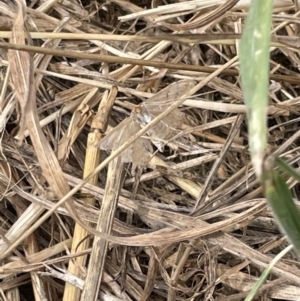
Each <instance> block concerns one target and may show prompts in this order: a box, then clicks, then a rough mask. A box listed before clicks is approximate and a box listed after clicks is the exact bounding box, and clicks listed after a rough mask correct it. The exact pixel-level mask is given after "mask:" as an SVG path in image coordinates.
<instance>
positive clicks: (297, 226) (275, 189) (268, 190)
mask: <svg viewBox="0 0 300 301" xmlns="http://www.w3.org/2000/svg"><path fill="white" fill-rule="evenodd" d="M267 173H268V176H267V180H266V181H265V183H264V189H265V195H266V197H267V200H268V203H269V206H270V207H271V208H272V211H273V214H274V216H275V218H276V220H277V223H278V224H279V226H280V228H281V230H282V231H283V232H284V233H285V234H286V235H287V237H288V239H289V241H290V242H291V243H292V244H293V245H294V247H295V250H296V251H297V253H298V255H299V256H300V214H299V211H298V208H297V207H296V205H295V203H294V200H293V196H292V193H291V191H290V190H289V188H288V186H287V184H286V183H285V181H284V179H283V177H282V176H280V175H279V173H278V172H277V171H276V170H273V171H270V170H269V171H268V172H267Z"/></svg>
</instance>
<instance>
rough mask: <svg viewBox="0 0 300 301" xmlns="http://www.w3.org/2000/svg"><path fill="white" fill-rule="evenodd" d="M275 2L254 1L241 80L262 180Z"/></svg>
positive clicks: (254, 160)
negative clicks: (273, 5)
mask: <svg viewBox="0 0 300 301" xmlns="http://www.w3.org/2000/svg"><path fill="white" fill-rule="evenodd" d="M272 3H273V1H272V0H264V1H261V0H253V1H252V2H251V7H250V11H249V14H248V17H247V21H246V26H245V29H244V32H243V36H242V39H241V47H240V67H241V81H242V89H243V93H244V99H245V104H246V106H247V117H248V131H249V145H250V152H251V159H252V164H253V167H254V170H255V172H256V175H257V176H258V178H259V179H260V178H261V176H262V165H263V159H264V153H265V148H266V145H267V105H268V88H269V57H270V53H269V49H270V35H271V12H272Z"/></svg>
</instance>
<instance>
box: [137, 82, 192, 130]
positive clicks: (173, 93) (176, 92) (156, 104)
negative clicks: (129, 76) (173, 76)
mask: <svg viewBox="0 0 300 301" xmlns="http://www.w3.org/2000/svg"><path fill="white" fill-rule="evenodd" d="M195 84H196V82H195V81H193V80H180V81H178V82H175V83H173V84H171V85H169V86H168V87H166V88H164V89H163V90H161V91H160V92H158V93H156V94H155V95H154V96H152V97H150V98H149V99H148V100H146V101H145V102H144V103H143V104H142V105H141V107H142V109H143V110H145V111H146V112H147V113H148V114H149V115H152V116H153V117H156V116H157V115H159V114H160V113H161V112H163V111H165V110H166V108H168V107H169V106H170V105H171V104H172V103H173V102H174V101H175V100H177V99H178V98H180V97H181V96H182V95H184V94H185V93H186V92H187V91H188V90H190V89H192V88H193V87H194V86H195ZM184 116H185V114H184V113H182V112H180V110H179V109H175V110H173V111H172V112H171V113H170V114H169V115H168V116H167V117H165V119H164V121H161V122H160V123H163V122H165V123H167V125H168V126H169V127H171V128H177V127H178V126H179V125H180V124H181V123H182V121H183V119H184Z"/></svg>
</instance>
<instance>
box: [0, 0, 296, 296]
mask: <svg viewBox="0 0 300 301" xmlns="http://www.w3.org/2000/svg"><path fill="white" fill-rule="evenodd" d="M26 2H27V3H25V1H22V0H18V1H17V0H15V1H10V0H1V1H0V30H1V31H0V38H1V39H0V42H1V43H0V66H1V67H0V68H1V69H0V72H1V73H0V74H1V82H0V87H1V94H0V105H1V119H0V121H1V122H0V125H1V161H0V165H1V175H0V187H1V203H0V204H1V211H0V219H1V239H0V259H1V267H0V278H1V280H2V281H1V283H0V300H13V301H15V300H49V301H50V300H55V301H58V300H64V301H79V300H81V301H94V300H96V299H97V296H98V293H99V299H100V300H128V301H129V300H139V301H140V300H153V301H154V300H168V301H172V300H220V301H221V300H222V301H224V300H242V299H243V298H244V297H245V296H246V295H247V292H248V291H249V290H250V289H251V287H252V286H253V284H254V283H255V281H256V280H257V279H258V277H259V276H260V275H261V273H262V271H263V269H264V268H265V267H266V265H267V264H268V263H269V262H270V261H271V260H272V258H273V257H274V256H275V255H276V254H278V252H279V251H280V250H282V249H283V248H284V247H286V246H287V245H288V243H287V241H286V239H285V238H284V237H283V236H282V235H281V234H280V232H279V231H278V228H277V227H276V224H275V222H274V219H273V218H272V215H271V213H270V212H269V210H268V209H267V208H266V202H265V199H264V198H263V195H262V192H261V188H260V187H259V185H258V184H257V181H256V179H255V176H254V173H253V170H252V166H251V163H250V158H249V152H248V137H247V127H246V120H245V106H244V104H243V95H242V91H241V88H240V79H239V76H238V75H239V66H238V63H237V54H238V50H239V39H240V34H241V32H242V28H243V25H244V21H245V17H246V15H247V10H248V4H247V3H248V2H247V1H242V4H243V5H242V4H241V3H237V2H238V1H232V0H228V1H221V0H210V1H200V0H198V1H186V2H183V1H181V0H176V1H175V0H174V1H172V0H165V1H163V0H158V1H155V0H153V1H150V0H142V1H137V0H136V1H131V2H129V1H124V0H111V1H100V0H63V1H62V0H59V1H54V0H27V1H26ZM103 2H105V3H103ZM274 2H275V10H274V15H273V28H272V29H273V33H272V49H271V63H270V67H271V68H270V70H271V71H270V77H271V83H270V107H269V112H268V113H269V133H270V135H269V144H270V149H272V150H274V151H277V152H278V153H280V154H282V155H284V156H285V158H286V159H288V160H289V161H291V162H297V160H298V155H297V154H299V143H298V141H297V138H298V136H299V130H298V124H299V103H300V98H299V97H298V93H299V81H300V77H299V75H298V73H299V66H300V57H299V54H298V46H299V38H298V35H299V17H298V16H299V12H300V11H299V7H298V5H296V4H295V3H294V2H293V1H289V0H282V1H274ZM24 25H25V26H24ZM25 28H26V29H25ZM12 33H13V35H12ZM28 33H30V35H31V38H32V39H31V40H30V39H28ZM8 38H10V43H14V44H18V45H19V47H21V48H22V47H23V49H25V48H26V50H27V51H29V52H20V51H19V52H18V51H16V50H8V48H7V45H6V44H4V43H3V42H8ZM25 44H26V45H25ZM24 45H25V46H24ZM32 46H35V47H36V48H32ZM29 53H30V54H29ZM191 80H193V81H195V82H194V83H193V82H192V83H193V85H192V86H186V85H188V83H191ZM173 83H175V84H173ZM176 83H177V84H176ZM171 84H173V85H172V86H170V85H171ZM178 85H179V89H177V88H176V87H178ZM168 87H169V88H168ZM191 87H192V88H191ZM164 88H166V89H167V90H164V91H166V92H165V93H163V94H162V93H160V94H159V92H160V91H161V90H162V89H164ZM176 89H177V90H176ZM152 96H153V98H151V97H152ZM147 99H149V101H147ZM141 103H144V104H145V105H144V106H145V108H146V109H149V111H150V112H153V116H154V117H155V116H159V118H161V120H162V121H160V122H159V123H158V124H157V125H156V127H155V126H154V127H153V128H152V129H154V130H153V131H152V132H151V133H152V138H153V136H155V135H158V138H162V139H163V140H164V141H163V143H164V144H165V145H164V149H163V152H155V153H154V156H153V157H152V158H149V156H147V152H146V149H144V148H143V144H142V145H141V143H140V142H141V141H144V142H145V145H146V143H147V142H149V137H148V136H147V135H146V136H145V133H144V134H143V135H142V136H143V137H144V138H138V140H136V141H135V142H133V141H130V139H131V138H132V137H133V136H134V134H135V133H136V132H137V131H140V130H141V129H144V132H145V131H146V130H147V129H145V128H144V126H145V125H147V122H146V123H145V124H142V125H143V126H142V127H141V126H140V123H136V124H135V126H136V128H135V129H134V131H133V132H131V130H132V128H129V126H128V124H129V123H128V122H129V121H130V120H129V119H127V121H125V126H124V122H123V123H122V124H123V126H124V127H123V132H122V133H120V131H117V134H108V136H107V137H110V139H109V143H108V146H107V147H106V148H107V149H108V150H109V148H110V147H112V148H114V149H116V148H118V147H120V146H121V145H122V144H123V143H127V145H125V146H126V147H127V148H129V150H130V151H129V152H128V151H127V156H126V158H125V157H124V154H123V156H122V155H121V157H116V156H115V158H112V157H109V155H110V151H102V150H100V148H99V145H101V140H102V138H104V137H105V135H107V134H105V133H108V132H109V131H110V130H111V127H114V126H116V125H118V124H120V123H121V122H122V121H123V120H124V119H125V118H128V117H129V116H130V112H131V111H132V110H138V109H139V108H141V107H137V106H136V105H138V104H141ZM147 104H148V105H147ZM151 104H152V107H151ZM153 104H154V105H153ZM175 105H179V110H180V111H181V112H179V111H178V110H177V111H176V109H175V111H173V113H171V115H167V113H169V112H170V111H171V108H172V107H171V106H175ZM150 108H151V109H150ZM151 110H152V111H151ZM154 111H155V112H154ZM134 112H136V111H134ZM174 112H175V113H174ZM172 114H173V115H172ZM176 114H177V115H176ZM164 115H167V116H164ZM131 116H133V117H129V118H131V119H132V120H133V118H134V117H135V118H136V116H137V115H134V114H133V115H131ZM143 116H144V117H145V115H143ZM153 116H152V117H153ZM170 116H171V117H172V116H173V117H172V118H170ZM174 116H177V117H174ZM178 116H180V117H178ZM176 118H178V119H176ZM175 119H176V122H174V120H175ZM128 120H129V121H128ZM148 121H149V120H148ZM126 122H127V123H126ZM135 122H136V119H135ZM172 122H173V123H172ZM171 124H172V125H171ZM126 125H127V127H126ZM147 126H148V127H151V126H152V125H150V126H149V125H147ZM121 127H122V126H121ZM119 129H120V126H119ZM155 129H156V130H155ZM168 129H169V130H170V131H173V133H176V135H177V136H176V137H174V135H171V134H170V133H168V135H162V133H164V131H168ZM112 133H114V132H112ZM115 133H116V132H115ZM148 133H149V132H148ZM159 135H160V136H159ZM139 136H140V133H139ZM136 138H137V137H136ZM156 138H157V136H156ZM175 138H176V139H175ZM104 139H105V138H104ZM107 139H108V138H106V141H107ZM160 141H161V140H160ZM129 142H133V147H131V146H130V145H129ZM156 142H157V141H156ZM102 148H104V147H103V144H102ZM153 148H154V150H156V147H153ZM100 152H101V153H100ZM124 158H125V159H124ZM145 158H146V159H147V160H146V159H145ZM130 160H132V161H133V164H130V163H128V161H130ZM149 160H150V161H149ZM141 161H142V162H143V165H140V164H139V163H140V162H141ZM99 164H101V165H100V167H99ZM91 172H93V173H94V175H93V177H89V178H88V179H87V180H85V181H84V182H83V179H84V178H86V177H87V175H89V174H90V173H91ZM290 186H291V187H293V191H294V193H295V195H297V192H298V189H299V187H298V186H297V185H296V183H294V182H292V181H290ZM74 187H75V188H76V189H74ZM71 189H72V191H71ZM70 191H71V192H70ZM66 195H68V197H65V196H66ZM96 225H97V226H96ZM91 228H92V229H91ZM90 232H92V234H90ZM89 234H90V235H89ZM108 234H110V235H112V236H110V235H108ZM80 255H81V256H80ZM83 255H87V256H83ZM88 264H89V265H88ZM298 267H299V260H298V259H297V258H296V256H295V255H294V254H293V253H290V254H288V255H287V256H285V258H284V259H282V260H281V262H280V263H278V264H277V265H276V267H275V268H273V270H272V273H271V275H270V277H269V278H268V282H267V283H266V284H264V285H263V286H262V288H261V291H260V295H259V296H258V299H259V300H271V299H281V300H297V298H299V296H300V287H299V285H300V270H299V268H298ZM100 280H101V286H100V289H99V285H100ZM84 281H85V282H84ZM80 295H81V299H80Z"/></svg>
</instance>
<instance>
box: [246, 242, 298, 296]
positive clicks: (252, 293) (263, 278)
mask: <svg viewBox="0 0 300 301" xmlns="http://www.w3.org/2000/svg"><path fill="white" fill-rule="evenodd" d="M292 249H293V246H292V245H289V246H288V247H286V248H285V249H284V250H282V251H281V252H280V253H279V254H278V255H276V256H275V257H274V259H273V260H272V261H271V262H270V264H269V265H268V266H267V267H266V269H265V270H264V271H263V273H262V274H261V276H260V277H259V279H258V280H257V282H256V283H255V285H254V286H253V288H252V289H251V291H250V292H249V294H248V296H247V297H246V299H245V301H252V300H253V299H254V297H255V296H256V294H257V292H258V290H259V288H260V287H261V286H262V284H263V283H264V282H265V281H266V279H267V277H268V276H269V274H270V272H271V270H272V268H273V267H274V265H275V264H276V263H277V262H278V261H279V260H280V259H281V258H282V257H283V256H284V255H285V254H287V253H288V252H290V251H291V250H292Z"/></svg>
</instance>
